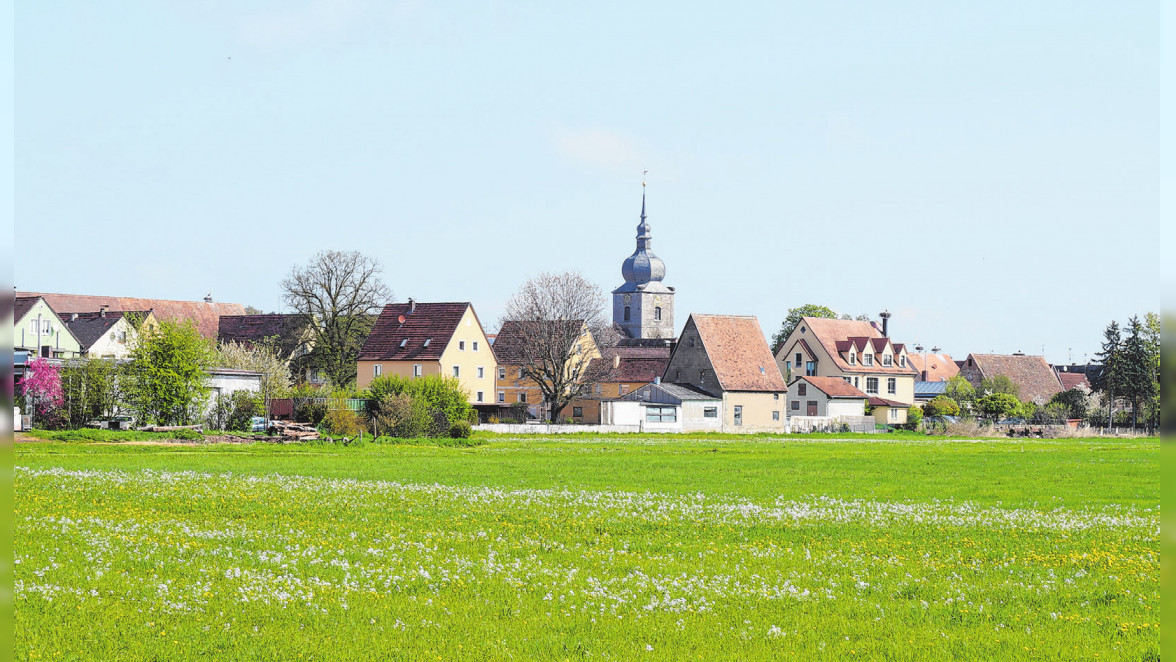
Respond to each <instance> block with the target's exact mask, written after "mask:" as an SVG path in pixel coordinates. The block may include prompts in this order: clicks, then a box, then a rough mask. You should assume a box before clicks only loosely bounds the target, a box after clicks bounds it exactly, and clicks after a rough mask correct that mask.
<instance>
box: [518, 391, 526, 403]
mask: <svg viewBox="0 0 1176 662" xmlns="http://www.w3.org/2000/svg"><path fill="white" fill-rule="evenodd" d="M526 401H527V394H526V393H519V402H526Z"/></svg>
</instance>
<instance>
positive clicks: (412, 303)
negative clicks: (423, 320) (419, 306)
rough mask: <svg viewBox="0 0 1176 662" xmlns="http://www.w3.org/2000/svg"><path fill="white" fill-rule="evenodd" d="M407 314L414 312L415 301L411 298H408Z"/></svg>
mask: <svg viewBox="0 0 1176 662" xmlns="http://www.w3.org/2000/svg"><path fill="white" fill-rule="evenodd" d="M408 312H409V313H410V314H411V313H415V312H416V299H414V298H412V297H408Z"/></svg>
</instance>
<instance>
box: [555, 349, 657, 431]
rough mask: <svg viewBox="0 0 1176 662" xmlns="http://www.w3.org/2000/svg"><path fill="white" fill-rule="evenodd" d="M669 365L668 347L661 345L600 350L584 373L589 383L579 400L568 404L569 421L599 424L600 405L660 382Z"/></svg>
mask: <svg viewBox="0 0 1176 662" xmlns="http://www.w3.org/2000/svg"><path fill="white" fill-rule="evenodd" d="M630 340H631V339H630ZM669 363H670V347H669V345H667V344H665V343H659V344H657V345H652V346H641V345H637V344H633V343H631V342H626V343H625V344H623V345H618V346H616V347H604V348H601V350H600V358H599V359H595V360H594V361H593V362H592V365H591V366H590V367H589V369H588V375H589V383H586V384H585V385H584V389H583V390H582V392H581V395H580V397H578V398H576V399H575V400H572V402H571V403H570V404H569V406H570V407H571V410H570V418H572V420H574V421H575V422H577V423H600V422H601V403H602V402H605V401H608V400H615V399H617V398H621V397H624V396H625V395H627V394H630V393H633V392H635V391H637V390H638V389H640V388H641V387H643V386H645V385H646V384H651V383H653V382H654V381H655V380H660V379H661V377H662V375H664V374H665V372H666V366H667V365H669ZM565 413H569V412H565Z"/></svg>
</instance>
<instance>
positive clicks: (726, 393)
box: [663, 314, 788, 432]
mask: <svg viewBox="0 0 1176 662" xmlns="http://www.w3.org/2000/svg"><path fill="white" fill-rule="evenodd" d="M663 381H665V382H669V383H671V384H685V385H688V386H691V387H694V388H696V389H698V390H701V391H703V392H704V393H708V394H710V395H713V396H715V397H716V398H718V399H720V400H721V410H722V411H721V418H720V420H721V421H722V423H721V424H720V426H719V429H720V430H721V431H723V432H769V431H770V432H783V431H784V425H785V410H784V408H785V406H786V405H787V404H788V402H787V394H788V387H787V386H786V385H785V384H784V379H783V378H782V377H781V376H780V371H779V370H778V369H776V363H775V361H773V360H772V351H771V349H769V348H768V343H767V341H766V340H765V339H764V334H763V331H762V330H761V329H760V325H759V320H757V319H756V318H755V317H751V316H744V315H698V314H694V315H691V316H690V319H688V320H686V326H685V327H683V329H682V335H681V336H679V338H678V344H677V346H675V347H674V353H673V355H672V356H670V363H669V365H668V366H666V374H665V377H664V378H663ZM712 409H715V410H714V411H713V413H714V415H715V416H719V415H720V412H719V411H718V409H717V408H712ZM706 415H707V416H710V415H711V412H707V414H706Z"/></svg>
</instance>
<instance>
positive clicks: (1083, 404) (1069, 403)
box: [1047, 388, 1090, 418]
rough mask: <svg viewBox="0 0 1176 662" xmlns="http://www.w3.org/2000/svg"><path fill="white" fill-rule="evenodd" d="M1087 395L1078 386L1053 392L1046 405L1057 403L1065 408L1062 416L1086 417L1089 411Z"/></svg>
mask: <svg viewBox="0 0 1176 662" xmlns="http://www.w3.org/2000/svg"><path fill="white" fill-rule="evenodd" d="M1089 397H1090V396H1088V395H1087V394H1086V392H1085V391H1083V390H1082V389H1080V388H1072V389H1070V390H1068V391H1062V392H1061V393H1055V394H1054V396H1053V397H1052V398H1050V400H1049V402H1048V403H1047V406H1053V405H1058V406H1061V407H1064V408H1065V415H1064V416H1062V418H1086V417H1087V415H1088V413H1089Z"/></svg>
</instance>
